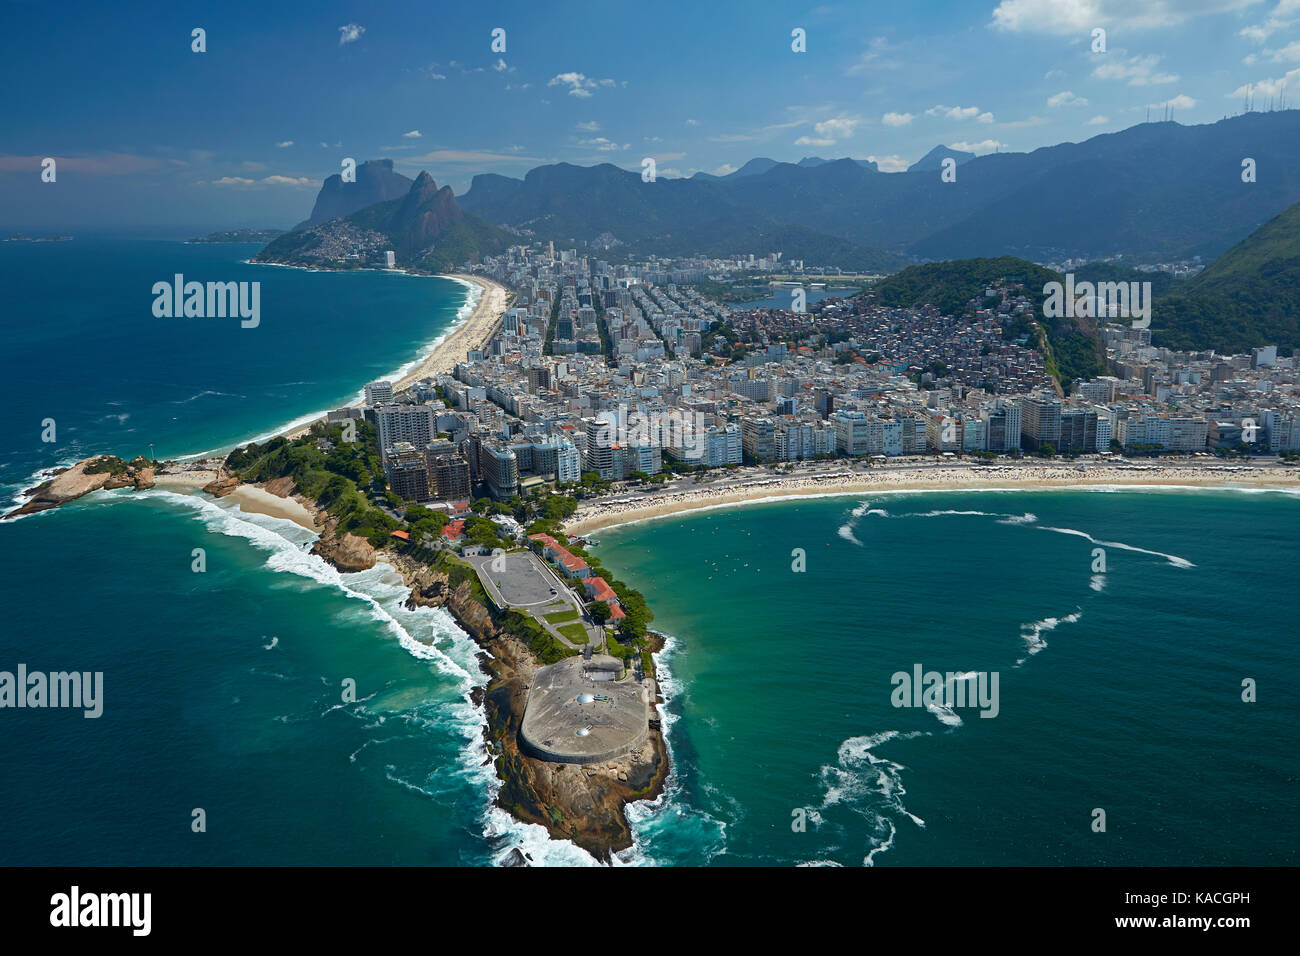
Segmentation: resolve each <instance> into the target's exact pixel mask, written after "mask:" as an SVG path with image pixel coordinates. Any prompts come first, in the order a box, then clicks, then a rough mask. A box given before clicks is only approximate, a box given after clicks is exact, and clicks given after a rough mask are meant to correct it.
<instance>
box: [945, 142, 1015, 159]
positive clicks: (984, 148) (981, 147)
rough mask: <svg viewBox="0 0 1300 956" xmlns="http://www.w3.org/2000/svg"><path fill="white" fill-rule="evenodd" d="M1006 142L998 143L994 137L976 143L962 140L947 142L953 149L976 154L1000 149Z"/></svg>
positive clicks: (979, 154)
mask: <svg viewBox="0 0 1300 956" xmlns="http://www.w3.org/2000/svg"><path fill="white" fill-rule="evenodd" d="M1005 145H1007V144H1006V143H999V142H998V141H997V140H996V139H984V140H980V141H979V142H978V143H968V142H966V141H965V140H962V141H961V142H958V143H949V144H948V148H949V149H955V150H958V151H959V152H963V153H974V154H975V155H976V156H983V155H984V154H985V153H992V152H994V151H996V150H999V149H1001V148H1002V147H1003V146H1005Z"/></svg>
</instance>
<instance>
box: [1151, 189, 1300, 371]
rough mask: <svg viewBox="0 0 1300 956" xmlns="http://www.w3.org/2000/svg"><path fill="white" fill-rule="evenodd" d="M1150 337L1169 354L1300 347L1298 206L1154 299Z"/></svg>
mask: <svg viewBox="0 0 1300 956" xmlns="http://www.w3.org/2000/svg"><path fill="white" fill-rule="evenodd" d="M1151 326H1152V330H1153V331H1152V339H1153V341H1154V342H1155V343H1156V344H1157V345H1163V346H1165V347H1167V348H1172V349H1187V350H1193V351H1199V350H1202V349H1215V350H1217V351H1219V352H1225V353H1232V352H1247V351H1249V350H1250V349H1252V348H1258V347H1259V346H1262V345H1278V346H1281V347H1282V349H1284V350H1286V351H1290V350H1292V349H1295V348H1296V347H1298V346H1300V204H1296V205H1294V206H1291V207H1290V208H1289V209H1286V210H1284V211H1283V212H1282V213H1281V214H1279V215H1277V216H1275V217H1273V218H1272V219H1270V220H1269V221H1268V222H1266V223H1264V225H1262V226H1260V227H1259V229H1257V230H1255V232H1253V233H1251V234H1250V235H1249V236H1247V237H1246V238H1245V239H1243V240H1242V241H1241V242H1239V243H1237V245H1235V246H1233V247H1232V248H1231V249H1229V250H1228V251H1227V252H1225V253H1224V254H1223V255H1222V256H1220V257H1219V258H1218V259H1215V260H1214V262H1212V263H1210V265H1209V266H1207V267H1206V268H1205V269H1204V270H1203V271H1202V272H1201V273H1200V274H1199V275H1197V276H1194V277H1193V278H1191V279H1188V280H1187V281H1186V282H1185V283H1183V284H1182V285H1181V287H1179V288H1177V289H1176V290H1175V291H1173V292H1171V293H1170V294H1168V295H1166V296H1164V297H1163V298H1160V299H1158V300H1157V302H1156V305H1155V309H1154V310H1153V314H1152V321H1151Z"/></svg>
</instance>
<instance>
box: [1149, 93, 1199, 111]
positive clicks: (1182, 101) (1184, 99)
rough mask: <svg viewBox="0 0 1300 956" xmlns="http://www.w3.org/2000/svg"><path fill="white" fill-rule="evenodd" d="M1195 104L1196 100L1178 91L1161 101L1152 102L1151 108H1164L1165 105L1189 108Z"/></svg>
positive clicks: (1178, 108)
mask: <svg viewBox="0 0 1300 956" xmlns="http://www.w3.org/2000/svg"><path fill="white" fill-rule="evenodd" d="M1195 105H1196V100H1194V99H1192V98H1191V97H1190V96H1185V95H1183V94H1182V93H1180V94H1178V95H1177V96H1174V97H1171V98H1170V99H1167V100H1165V101H1164V102H1163V103H1152V104H1151V108H1152V109H1156V108H1159V109H1164V108H1165V107H1166V106H1171V107H1173V108H1174V109H1176V110H1190V109H1191V108H1192V107H1193V106H1195Z"/></svg>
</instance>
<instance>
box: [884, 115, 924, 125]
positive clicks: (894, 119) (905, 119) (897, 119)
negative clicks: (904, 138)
mask: <svg viewBox="0 0 1300 956" xmlns="http://www.w3.org/2000/svg"><path fill="white" fill-rule="evenodd" d="M915 118H916V117H914V116H913V115H912V114H911V113H886V114H885V115H884V116H882V117H880V122H882V123H884V124H885V125H886V126H906V125H907V124H908V123H910V122H912V120H913V119H915Z"/></svg>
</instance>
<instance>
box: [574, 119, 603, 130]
mask: <svg viewBox="0 0 1300 956" xmlns="http://www.w3.org/2000/svg"><path fill="white" fill-rule="evenodd" d="M574 128H575V129H582V130H586V131H587V132H588V133H594V132H596V130H598V129H600V124H599V123H597V122H596V121H595V120H588V121H587V122H585V123H578V124H577V126H575V127H574Z"/></svg>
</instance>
